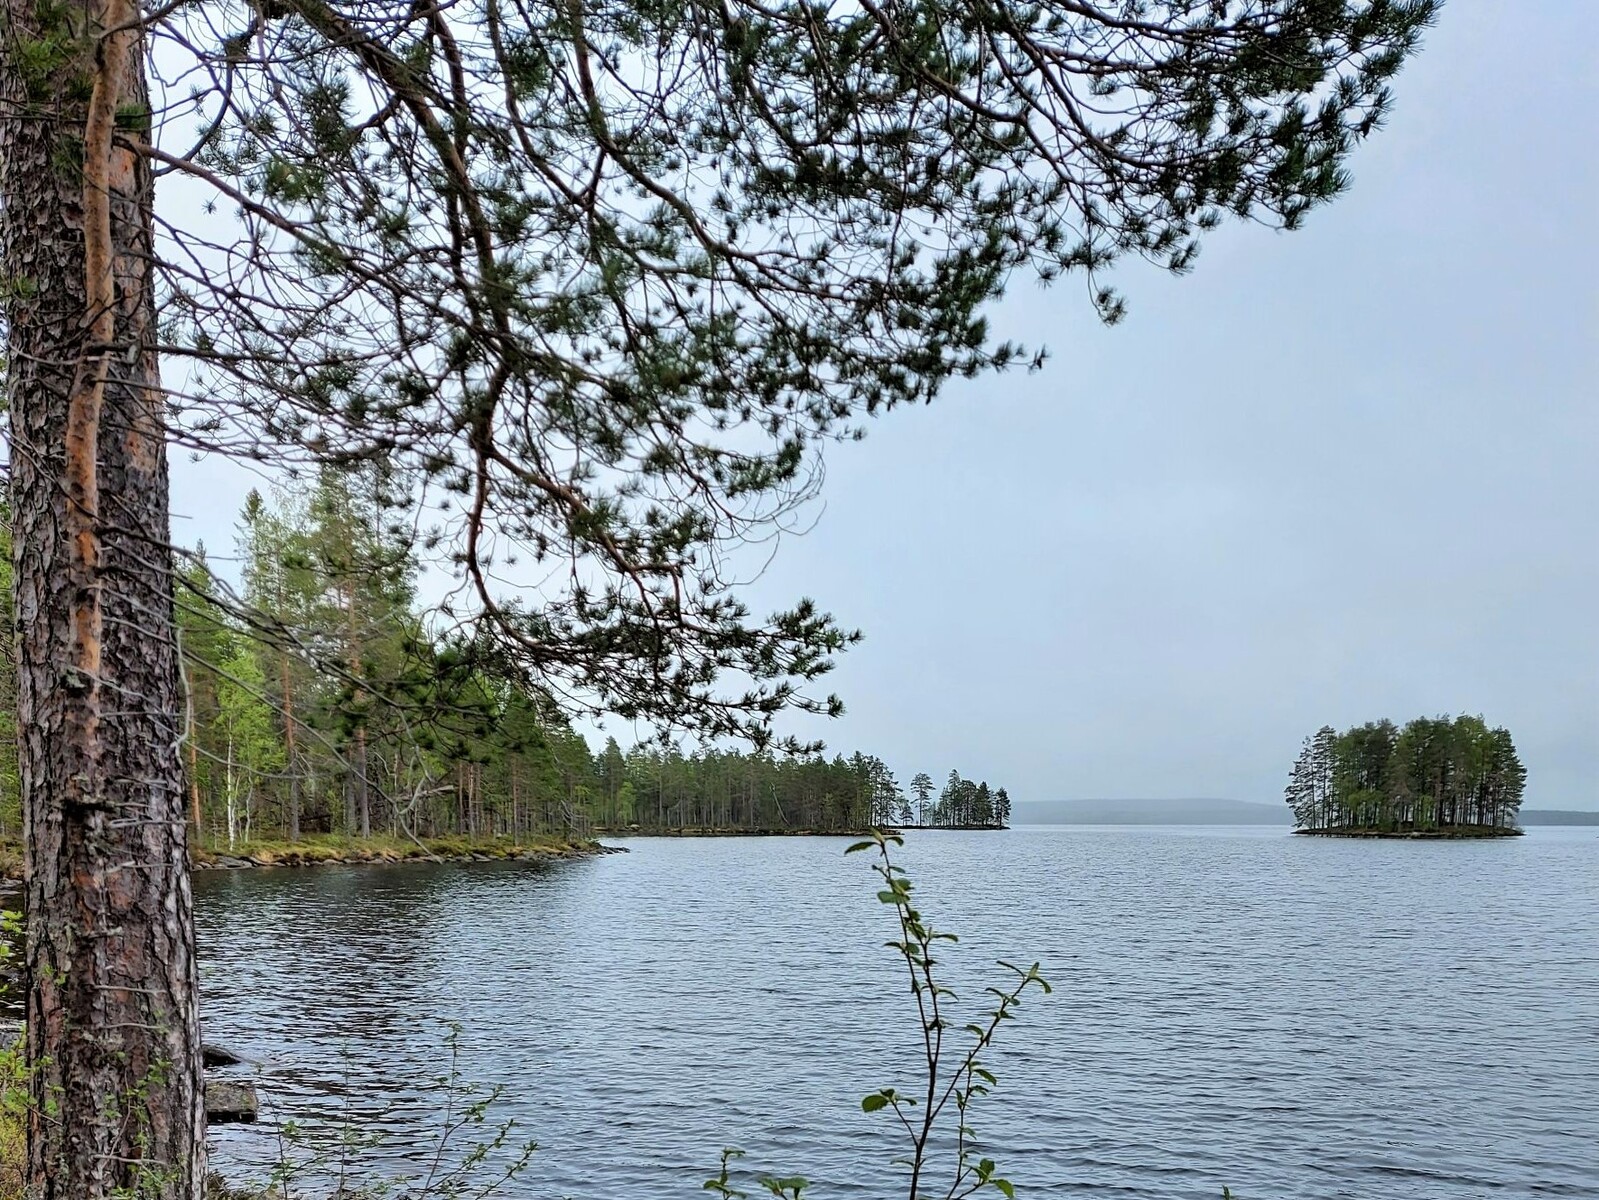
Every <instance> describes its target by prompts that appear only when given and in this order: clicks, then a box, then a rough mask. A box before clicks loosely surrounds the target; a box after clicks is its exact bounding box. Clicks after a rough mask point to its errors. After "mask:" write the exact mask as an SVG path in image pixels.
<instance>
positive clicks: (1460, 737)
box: [1286, 716, 1527, 837]
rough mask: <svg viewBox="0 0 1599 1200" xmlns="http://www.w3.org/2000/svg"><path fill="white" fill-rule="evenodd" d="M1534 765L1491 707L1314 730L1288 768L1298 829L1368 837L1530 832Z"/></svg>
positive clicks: (1289, 795) (1291, 804)
mask: <svg viewBox="0 0 1599 1200" xmlns="http://www.w3.org/2000/svg"><path fill="white" fill-rule="evenodd" d="M1526 782H1527V770H1526V768H1525V767H1523V766H1522V765H1521V759H1520V758H1519V757H1517V755H1516V746H1515V742H1514V741H1512V740H1511V737H1510V731H1509V730H1507V729H1504V728H1497V729H1490V728H1489V727H1488V725H1487V723H1486V722H1484V721H1483V719H1482V718H1481V717H1474V716H1459V717H1454V718H1450V717H1435V718H1434V717H1417V718H1416V719H1415V720H1414V721H1410V722H1408V723H1407V724H1406V725H1405V726H1404V728H1403V729H1401V728H1399V727H1398V726H1396V725H1395V724H1394V723H1393V722H1392V721H1389V720H1386V719H1385V720H1381V721H1368V722H1367V723H1366V724H1364V725H1359V726H1355V727H1354V728H1351V729H1346V730H1344V731H1343V732H1342V733H1339V732H1338V731H1337V730H1335V729H1334V728H1333V727H1332V726H1330V725H1325V726H1323V727H1322V728H1321V729H1319V730H1317V731H1316V733H1315V734H1313V735H1312V736H1310V737H1307V738H1306V739H1305V742H1304V746H1303V747H1302V748H1301V750H1300V752H1299V757H1298V758H1297V759H1296V760H1295V761H1294V766H1293V770H1292V772H1291V773H1290V774H1289V778H1288V788H1287V791H1286V798H1287V800H1288V806H1289V807H1290V808H1291V809H1292V810H1293V814H1294V824H1295V827H1296V832H1299V833H1311V834H1332V835H1346V836H1362V837H1384V836H1392V837H1494V836H1501V835H1510V834H1516V833H1520V832H1521V831H1520V829H1519V828H1518V827H1517V824H1516V814H1517V812H1518V811H1519V810H1520V808H1521V797H1522V793H1523V791H1524V790H1525V788H1526Z"/></svg>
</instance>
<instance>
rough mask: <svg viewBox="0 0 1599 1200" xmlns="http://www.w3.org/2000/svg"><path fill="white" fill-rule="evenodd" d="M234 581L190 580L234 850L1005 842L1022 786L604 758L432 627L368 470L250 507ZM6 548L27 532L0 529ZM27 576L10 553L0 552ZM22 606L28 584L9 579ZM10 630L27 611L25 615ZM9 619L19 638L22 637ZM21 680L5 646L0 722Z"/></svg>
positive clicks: (506, 672)
mask: <svg viewBox="0 0 1599 1200" xmlns="http://www.w3.org/2000/svg"><path fill="white" fill-rule="evenodd" d="M239 530H240V532H239V538H238V545H237V547H236V555H235V557H234V558H233V560H232V561H231V562H230V563H229V564H228V566H229V567H231V568H233V570H232V571H230V572H229V573H231V574H235V575H236V576H237V577H238V578H239V579H240V580H241V581H242V582H241V590H239V591H237V592H236V591H235V590H234V589H233V588H232V587H231V586H230V585H229V583H228V582H227V581H226V580H225V579H224V577H223V576H224V572H223V571H222V570H220V569H217V567H218V566H220V563H217V564H216V565H215V566H214V560H212V559H209V558H208V557H207V556H206V554H205V552H204V550H203V548H202V550H201V551H200V552H199V553H197V554H195V555H194V556H192V557H191V558H189V559H187V560H186V561H185V562H183V563H180V565H179V567H178V570H177V576H178V581H179V593H178V624H179V628H180V632H181V637H182V654H183V684H184V689H183V701H184V709H183V711H184V724H185V738H184V745H183V754H184V766H185V774H186V778H185V786H186V787H187V790H188V806H189V819H190V824H191V828H192V829H194V830H197V831H198V833H199V839H198V841H199V843H200V845H201V846H203V847H208V848H212V849H219V848H220V849H228V850H232V849H235V848H239V847H243V846H247V845H251V844H255V843H261V842H264V841H290V842H292V841H297V840H299V839H300V838H301V837H302V836H312V835H337V836H339V837H343V838H358V839H359V838H371V837H390V838H394V837H403V838H408V839H409V838H418V839H428V838H444V837H449V838H459V837H465V838H469V839H491V838H497V837H512V838H515V837H521V836H527V835H544V834H553V835H558V836H562V837H572V838H584V837H588V836H590V835H592V834H594V833H598V832H619V831H640V832H655V831H660V832H677V831H682V832H694V831H707V832H711V831H737V830H752V831H753V830H759V831H763V832H788V831H821V832H826V831H844V830H859V829H863V828H865V827H867V826H874V825H875V826H882V825H901V826H904V825H920V826H929V827H937V826H962V827H974V826H975V827H1002V826H1004V825H1006V824H1007V823H1008V820H1009V816H1010V798H1009V796H1008V794H1007V792H1006V791H1005V789H1004V788H998V789H990V787H989V785H988V784H987V783H986V782H976V781H972V780H967V779H964V778H962V777H961V775H960V773H959V772H958V771H951V772H950V773H949V776H948V779H947V781H946V783H945V784H944V785H943V787H942V788H939V789H936V790H935V785H934V784H933V781H932V779H931V777H930V776H929V775H927V774H926V773H925V772H919V773H917V774H916V775H915V777H914V778H913V779H912V780H911V782H910V785H909V789H908V790H907V789H906V788H905V787H902V786H901V784H900V783H899V781H898V780H897V779H896V778H895V776H894V774H893V772H892V771H890V770H889V768H888V766H887V765H886V764H885V763H884V762H883V761H882V760H881V759H879V758H877V757H875V756H871V755H866V754H861V753H855V754H852V755H850V756H848V757H845V756H843V755H835V756H833V757H831V758H827V757H823V756H822V755H821V754H820V752H819V750H818V749H817V748H815V747H809V748H804V747H802V748H801V749H802V752H801V753H786V752H781V751H774V750H772V749H771V748H766V749H759V750H746V751H739V750H732V749H719V748H715V747H709V748H703V749H697V750H691V751H690V752H688V753H684V751H683V750H682V749H680V748H678V747H677V746H675V745H672V744H669V743H662V742H660V741H652V742H642V743H640V744H638V745H635V746H633V747H632V748H631V749H627V750H624V749H623V748H622V746H621V745H620V744H619V743H618V742H617V740H616V739H615V738H608V739H607V740H606V741H605V743H604V745H603V746H601V747H600V749H599V750H598V751H597V752H596V751H594V750H593V749H591V747H590V745H589V743H588V741H587V740H586V739H585V738H584V736H583V735H582V734H581V733H580V732H578V731H577V730H576V729H574V728H573V723H572V721H571V720H570V719H569V717H568V715H567V714H566V712H565V711H564V710H563V708H562V706H561V705H560V704H559V703H558V702H557V701H556V699H555V698H554V697H553V696H552V695H551V694H550V692H549V691H548V690H547V689H545V688H543V687H540V686H538V685H537V684H534V683H532V682H529V681H528V680H526V679H523V678H519V677H518V676H517V675H516V673H514V672H513V671H512V670H510V669H509V667H508V665H507V663H506V662H505V661H504V659H503V658H501V657H498V656H495V655H493V654H489V653H486V652H484V651H483V649H482V647H481V646H479V645H477V644H474V643H473V642H471V641H470V640H467V639H465V638H463V637H459V636H451V635H448V634H446V635H444V636H440V635H439V634H437V633H436V632H435V631H434V630H432V629H430V628H429V627H428V625H427V622H426V621H425V619H424V616H423V615H422V606H421V605H420V604H419V602H418V597H417V591H418V586H419V582H420V581H421V578H422V571H421V569H420V566H419V563H418V560H417V558H416V556H415V550H414V544H415V539H414V538H412V537H410V536H409V533H410V531H409V530H407V529H405V528H402V527H399V526H397V525H394V524H393V523H392V522H391V521H390V519H389V514H388V513H387V511H386V509H385V501H384V490H383V485H382V480H381V479H380V478H378V477H377V476H376V475H375V474H374V472H372V471H371V470H370V469H366V470H362V469H354V470H351V469H343V470H340V469H334V468H327V469H324V470H323V471H322V472H321V473H320V474H319V476H318V478H317V479H316V481H315V482H314V484H310V485H308V486H305V487H303V488H300V489H280V490H278V491H277V492H275V493H274V496H273V499H272V500H271V501H268V500H267V499H265V498H263V497H262V496H261V495H260V494H259V493H258V492H252V493H251V494H250V496H249V498H248V500H247V502H246V505H245V508H244V511H243V513H242V514H241V518H240V522H239ZM0 540H4V541H9V535H8V533H6V532H5V531H0ZM0 551H3V552H5V554H4V564H5V565H4V566H3V567H0V571H3V572H5V573H7V574H9V571H10V555H9V546H6V545H0ZM0 584H3V585H4V589H3V593H0V594H3V595H4V596H6V597H7V599H6V600H5V603H6V604H8V605H9V603H10V600H9V596H10V587H9V579H6V580H0ZM6 615H7V616H8V617H9V614H6ZM10 627H11V622H10V621H9V619H8V620H6V622H5V628H6V630H7V631H9V630H10ZM15 696H16V664H15V661H14V647H13V645H12V642H11V638H10V635H9V632H8V633H7V634H6V635H5V637H4V642H3V645H0V722H4V723H5V725H6V727H8V728H10V727H13V726H14V722H15V702H16V701H15ZM19 829H20V802H19V780H18V767H17V752H16V746H15V743H14V740H13V739H10V738H7V739H4V744H3V747H0V839H4V838H12V837H15V836H16V835H17V833H18V831H19Z"/></svg>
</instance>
